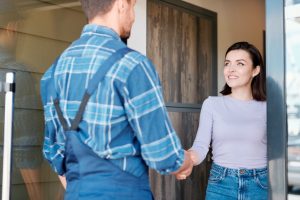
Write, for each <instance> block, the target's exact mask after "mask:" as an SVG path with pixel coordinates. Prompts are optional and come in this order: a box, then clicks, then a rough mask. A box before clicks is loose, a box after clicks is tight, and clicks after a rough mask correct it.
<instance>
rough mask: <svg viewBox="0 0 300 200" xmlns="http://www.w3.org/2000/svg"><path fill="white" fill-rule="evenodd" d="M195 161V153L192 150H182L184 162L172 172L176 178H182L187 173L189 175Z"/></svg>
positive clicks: (185, 176)
mask: <svg viewBox="0 0 300 200" xmlns="http://www.w3.org/2000/svg"><path fill="white" fill-rule="evenodd" d="M196 163H197V155H195V152H194V151H192V150H191V151H184V162H183V164H182V166H181V167H180V168H179V169H178V170H177V171H175V172H173V173H172V174H173V175H175V177H176V179H177V180H184V179H186V178H187V177H188V176H189V175H191V173H192V171H193V167H194V165H196Z"/></svg>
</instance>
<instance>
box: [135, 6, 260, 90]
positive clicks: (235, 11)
mask: <svg viewBox="0 0 300 200" xmlns="http://www.w3.org/2000/svg"><path fill="white" fill-rule="evenodd" d="M184 1H186V2H188V3H191V4H194V5H196V6H199V7H202V8H206V9H208V10H212V11H214V12H216V13H217V15H218V91H220V90H221V88H222V87H223V85H224V78H223V62H224V54H225V52H226V50H227V48H228V47H229V46H230V45H231V44H233V43H234V42H237V41H242V40H243V41H248V42H250V43H252V44H254V45H255V46H256V47H257V48H258V49H259V50H260V51H261V53H263V30H265V0H250V1H249V0H184ZM146 6H147V3H146V0H137V5H136V23H135V26H134V28H133V32H132V38H131V39H130V40H129V46H131V47H132V48H134V49H137V50H139V51H141V52H142V53H144V54H146V35H147V34H146V17H147V16H146V11H147V7H146Z"/></svg>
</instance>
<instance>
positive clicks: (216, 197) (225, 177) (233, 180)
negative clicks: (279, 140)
mask: <svg viewBox="0 0 300 200" xmlns="http://www.w3.org/2000/svg"><path fill="white" fill-rule="evenodd" d="M205 199H206V200H267V199H268V170H267V168H266V167H265V168H260V169H230V168H226V167H222V166H220V165H217V164H214V163H213V165H212V168H211V170H210V175H209V180H208V186H207V190H206V198H205Z"/></svg>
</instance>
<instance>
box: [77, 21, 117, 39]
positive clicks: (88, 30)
mask: <svg viewBox="0 0 300 200" xmlns="http://www.w3.org/2000/svg"><path fill="white" fill-rule="evenodd" d="M94 33H96V34H103V35H107V36H111V37H113V38H114V39H117V40H121V38H120V36H119V35H118V33H117V32H115V31H114V30H113V29H111V28H109V27H106V26H101V25H97V24H87V25H85V26H84V27H83V30H82V33H81V35H83V34H94Z"/></svg>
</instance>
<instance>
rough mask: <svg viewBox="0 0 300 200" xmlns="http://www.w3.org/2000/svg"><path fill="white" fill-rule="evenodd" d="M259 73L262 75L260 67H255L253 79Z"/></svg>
mask: <svg viewBox="0 0 300 200" xmlns="http://www.w3.org/2000/svg"><path fill="white" fill-rule="evenodd" d="M259 73H260V66H259V65H257V66H256V67H255V69H254V70H253V73H252V77H255V76H257V75H258V74H259Z"/></svg>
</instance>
